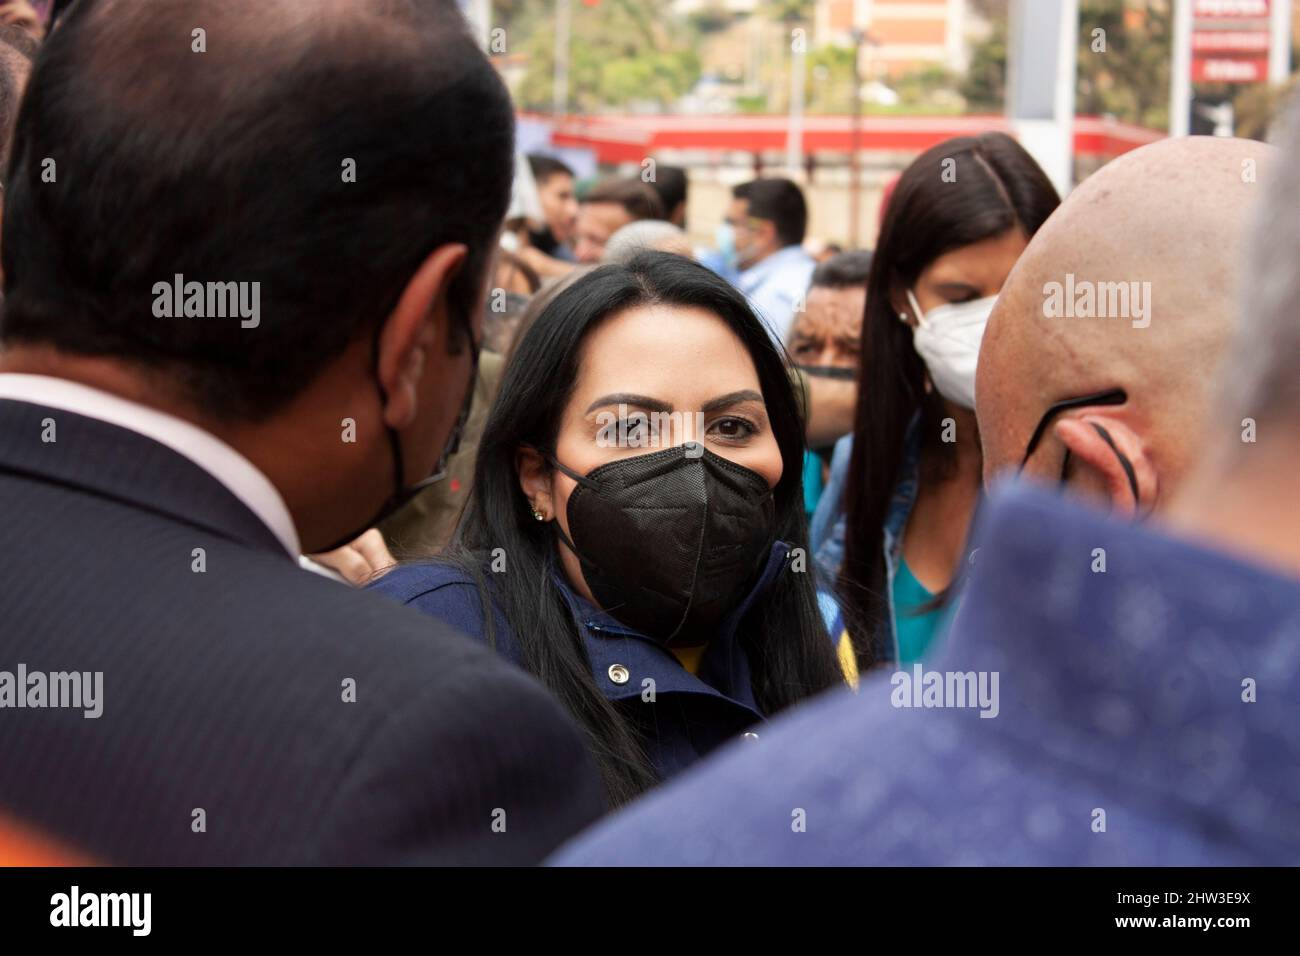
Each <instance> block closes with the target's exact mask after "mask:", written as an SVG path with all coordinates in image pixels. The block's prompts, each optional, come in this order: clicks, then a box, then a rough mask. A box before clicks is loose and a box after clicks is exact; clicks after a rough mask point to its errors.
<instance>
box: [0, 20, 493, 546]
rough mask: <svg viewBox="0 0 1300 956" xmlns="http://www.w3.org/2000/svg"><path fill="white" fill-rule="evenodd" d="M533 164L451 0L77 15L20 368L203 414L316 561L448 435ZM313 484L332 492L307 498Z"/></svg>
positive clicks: (14, 270) (18, 313)
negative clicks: (519, 174) (276, 443)
mask: <svg viewBox="0 0 1300 956" xmlns="http://www.w3.org/2000/svg"><path fill="white" fill-rule="evenodd" d="M200 31H201V32H200ZM512 150H513V115H512V110H511V107H510V103H509V99H508V96H507V94H506V92H505V90H504V88H503V86H502V85H501V83H500V81H499V79H498V78H497V76H496V75H495V73H494V72H493V70H492V69H491V67H490V65H489V64H488V63H487V61H486V60H485V59H484V57H483V56H482V54H481V53H480V52H479V51H478V49H477V48H476V46H475V45H474V42H473V40H472V39H471V38H470V37H469V35H468V33H467V31H465V29H464V27H463V21H461V19H460V18H459V16H458V15H456V14H455V12H454V8H453V7H452V6H451V4H450V3H449V2H448V0H384V2H379V3H363V2H360V0H320V2H314V3H312V4H300V3H296V2H292V0H194V2H191V3H187V4H184V5H173V4H153V3H148V2H144V0H97V2H96V0H82V2H81V3H79V4H78V5H77V7H76V8H74V10H73V11H72V13H70V14H69V16H68V17H67V18H65V20H64V21H62V24H61V26H60V28H59V29H58V30H56V31H54V33H53V34H52V35H51V37H50V39H49V40H48V41H47V43H46V48H45V50H44V52H43V54H42V56H41V58H40V61H39V63H38V65H37V68H36V71H35V72H34V73H33V75H32V78H31V81H30V83H29V86H28V95H27V98H26V100H25V102H24V106H23V109H22V112H21V114H20V116H19V120H18V124H17V128H16V131H15V138H14V146H13V159H12V163H11V167H10V172H11V179H10V182H9V183H7V184H6V187H7V194H6V199H7V208H6V217H5V223H4V242H3V256H4V259H3V262H4V270H5V283H6V310H5V315H4V317H3V320H2V324H0V343H3V345H4V347H5V348H6V350H7V354H6V356H5V359H6V367H7V368H9V369H10V370H38V368H41V367H43V368H44V369H46V370H48V371H49V372H50V373H51V374H63V375H65V376H66V377H72V378H82V379H92V380H93V381H92V384H98V385H100V386H101V387H108V388H110V389H112V390H115V391H120V392H124V393H127V397H130V398H134V399H136V400H138V401H148V402H150V403H151V404H156V405H159V406H161V407H164V408H165V409H166V410H168V411H172V412H173V413H175V414H179V415H182V416H183V417H187V418H191V419H193V420H196V421H198V422H199V423H200V424H202V425H204V426H205V427H208V428H209V430H212V431H214V433H217V434H219V435H221V436H222V437H227V439H228V440H230V441H231V443H232V444H234V445H235V446H236V447H237V448H239V449H240V450H241V451H244V452H245V453H246V454H248V455H249V457H250V458H252V459H253V460H254V462H255V463H256V464H258V465H260V466H262V467H263V470H264V471H267V473H268V475H270V477H271V478H272V481H273V482H276V483H277V485H278V486H280V487H281V491H282V493H284V494H285V497H286V500H287V501H288V503H289V505H290V509H291V510H292V511H294V517H295V519H296V520H297V521H298V524H299V530H300V532H301V533H302V536H303V539H304V545H305V546H306V547H307V548H308V549H310V548H312V547H314V546H318V545H320V544H322V543H324V542H325V541H328V540H332V539H331V537H330V534H331V529H333V530H334V531H338V530H339V529H341V528H346V527H351V526H354V525H355V522H356V521H364V520H365V518H366V516H367V515H368V514H373V512H374V511H375V510H376V500H377V499H378V500H382V499H383V498H384V497H386V496H387V494H388V493H390V492H391V491H392V489H393V484H394V481H395V480H396V481H398V482H400V483H409V482H411V481H414V480H418V479H419V478H422V477H423V476H424V475H425V474H427V473H428V471H429V470H431V468H432V466H433V460H432V459H436V457H437V455H438V453H439V450H440V449H441V446H442V443H443V441H444V439H445V437H446V436H447V435H448V434H449V433H450V431H451V429H452V423H453V422H454V421H455V418H456V415H457V411H458V407H459V405H460V403H461V399H462V397H463V395H464V394H465V391H466V390H465V388H462V387H459V386H464V385H466V384H467V382H468V377H469V374H470V360H469V355H470V350H469V348H467V347H466V346H467V344H468V340H469V336H470V335H471V334H472V328H471V327H472V325H473V324H474V323H475V322H478V321H480V318H479V316H480V311H481V309H480V303H481V300H482V295H483V287H484V282H485V278H484V277H485V275H486V269H487V267H488V263H489V261H490V257H491V253H492V250H493V247H494V246H495V237H496V234H497V231H498V229H499V226H500V222H501V219H502V216H503V214H504V212H505V209H506V205H507V202H508V199H509V192H510V180H511V175H512ZM236 298H238V300H239V302H240V303H241V304H243V305H245V306H247V305H249V304H254V305H255V308H254V309H252V310H247V309H245V310H244V311H240V312H236V311H235V307H234V306H235V301H236ZM250 311H251V312H252V313H255V314H250ZM33 356H40V358H39V359H38V358H33ZM16 363H17V364H16ZM342 419H351V420H352V421H353V425H354V430H355V438H354V440H352V441H351V442H349V441H346V440H343V441H341V440H340V431H341V430H342V427H341V425H340V422H341V420H342ZM290 421H292V422H293V423H295V424H296V425H297V426H298V427H297V428H294V429H290V431H291V432H292V434H294V435H295V436H296V437H297V441H296V447H295V448H287V447H280V448H277V449H276V450H275V452H274V453H271V454H269V455H268V458H267V460H259V457H258V452H259V451H260V449H259V448H258V447H257V443H258V440H259V439H254V438H252V437H251V436H252V435H253V434H254V433H256V434H258V435H260V436H261V438H260V440H261V441H263V442H265V443H267V444H270V443H271V442H272V440H271V439H270V438H269V437H267V435H268V433H269V432H271V431H274V430H275V426H276V423H278V422H290ZM280 430H281V431H283V430H284V429H280ZM328 432H332V433H333V436H332V438H328V437H326V436H327V433H328ZM394 434H396V435H397V436H399V449H400V448H403V447H404V449H405V463H404V464H405V467H404V468H403V469H402V470H403V471H404V472H405V474H403V475H394V474H393V472H394V471H395V470H396V468H395V466H394V465H390V462H391V461H392V460H393V458H396V457H400V455H390V453H389V442H388V439H389V437H390V436H391V435H394ZM280 441H281V444H283V436H280ZM338 446H342V447H338ZM295 453H297V456H298V457H297V458H296V459H295V460H294V461H293V462H292V463H290V462H288V461H286V460H284V459H287V458H288V457H289V456H291V455H294V454H295ZM308 454H318V455H324V456H326V457H325V459H324V460H322V459H321V458H319V457H318V458H317V460H316V461H314V462H313V461H311V460H305V461H304V460H301V459H302V457H303V456H305V455H308ZM294 469H298V470H302V469H314V470H315V471H316V472H317V474H318V476H320V480H319V482H318V484H319V485H320V487H319V488H318V489H317V490H315V491H312V492H309V493H305V494H304V500H302V501H295V500H294V494H293V489H292V488H289V489H286V487H285V485H292V484H293V483H294V481H295V480H296V478H297V472H295V471H294ZM331 479H336V480H335V481H334V482H332V483H331ZM326 486H329V487H326ZM331 488H332V489H333V492H334V493H333V494H331ZM349 488H350V492H351V493H350V494H344V491H345V490H347V489H349ZM350 522H351V524H350Z"/></svg>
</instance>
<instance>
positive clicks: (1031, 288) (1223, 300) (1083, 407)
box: [976, 137, 1276, 512]
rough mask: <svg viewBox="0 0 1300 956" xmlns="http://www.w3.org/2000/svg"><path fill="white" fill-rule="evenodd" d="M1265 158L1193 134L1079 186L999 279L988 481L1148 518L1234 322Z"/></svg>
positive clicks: (983, 380) (1173, 477)
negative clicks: (1080, 494) (1078, 495)
mask: <svg viewBox="0 0 1300 956" xmlns="http://www.w3.org/2000/svg"><path fill="white" fill-rule="evenodd" d="M1275 153H1276V150H1275V149H1273V148H1272V147H1270V146H1267V145H1265V144H1263V143H1259V142H1255V141H1253V140H1242V139H1219V138H1210V137H1191V138H1183V139H1174V140H1163V141H1161V142H1159V143H1154V144H1152V145H1150V146H1146V147H1143V148H1142V149H1139V150H1135V151H1134V152H1132V153H1128V154H1126V155H1125V156H1122V157H1120V158H1119V159H1117V160H1115V161H1114V162H1112V163H1110V164H1109V165H1107V166H1105V167H1104V168H1102V169H1101V170H1100V171H1099V172H1098V173H1096V174H1095V175H1094V176H1092V177H1091V178H1089V179H1088V180H1086V181H1085V182H1084V183H1083V184H1081V185H1080V186H1079V187H1078V188H1077V189H1076V190H1075V191H1074V192H1073V193H1072V194H1071V195H1070V197H1069V198H1068V199H1067V200H1066V201H1065V202H1064V203H1063V204H1062V205H1061V207H1060V208H1059V209H1058V210H1057V211H1056V212H1055V214H1053V215H1052V217H1051V218H1050V219H1049V220H1048V221H1047V222H1046V224H1044V226H1043V227H1042V229H1040V230H1039V231H1038V233H1037V235H1035V236H1034V238H1033V241H1032V242H1031V243H1030V244H1029V247H1028V248H1027V249H1026V250H1025V252H1024V254H1023V255H1022V256H1021V257H1020V260H1019V262H1018V263H1017V264H1016V267H1015V269H1014V270H1013V271H1012V273H1011V275H1010V276H1009V277H1008V279H1007V282H1006V284H1005V286H1004V287H1003V289H1002V294H1001V296H1000V297H999V299H998V303H997V306H996V308H995V309H994V312H993V315H992V317H991V319H990V320H989V324H988V328H987V331H986V332H985V335H984V341H983V346H982V348H981V351H980V359H979V368H978V373H977V378H976V397H977V399H976V400H977V408H976V410H977V413H978V416H979V423H980V435H981V439H982V442H983V448H984V476H985V480H986V481H988V480H990V479H991V478H993V476H995V475H997V474H998V473H999V472H1002V471H1005V470H1006V469H1015V468H1018V467H1019V466H1020V464H1021V461H1022V459H1024V457H1025V454H1026V450H1027V448H1028V447H1029V446H1030V444H1031V442H1032V441H1033V439H1034V433H1035V431H1036V430H1039V428H1038V426H1040V424H1041V423H1043V422H1044V419H1045V418H1047V417H1049V416H1048V413H1049V411H1050V410H1052V409H1053V407H1054V406H1057V405H1058V403H1065V404H1064V405H1063V406H1061V407H1060V408H1059V409H1057V410H1056V412H1055V413H1054V414H1052V415H1051V416H1050V419H1049V420H1048V421H1047V422H1046V424H1045V425H1044V427H1042V429H1041V432H1040V435H1039V438H1038V441H1037V443H1036V444H1035V446H1034V450H1033V453H1032V454H1031V455H1030V456H1029V458H1028V460H1027V461H1026V464H1025V472H1026V473H1027V474H1033V475H1036V476H1038V477H1041V478H1043V479H1046V480H1053V481H1054V480H1057V479H1059V478H1061V477H1062V476H1064V477H1065V479H1066V480H1067V481H1068V482H1069V484H1070V485H1071V486H1072V487H1076V488H1078V489H1080V490H1081V491H1084V492H1085V493H1093V494H1095V495H1098V496H1101V497H1104V498H1106V499H1108V500H1109V501H1110V502H1111V503H1112V504H1113V505H1114V506H1115V507H1117V508H1118V509H1120V510H1136V511H1138V512H1145V511H1148V510H1150V509H1152V508H1154V507H1157V506H1158V505H1159V503H1160V501H1161V498H1162V497H1163V496H1165V495H1166V494H1167V493H1168V492H1169V491H1170V490H1172V488H1173V487H1174V486H1176V485H1177V484H1178V483H1179V482H1180V481H1181V480H1182V478H1183V477H1184V476H1185V474H1186V472H1187V470H1188V468H1189V466H1190V465H1191V464H1192V462H1193V461H1194V459H1195V458H1196V455H1197V448H1196V443H1195V439H1196V435H1197V434H1198V426H1199V424H1200V423H1201V422H1202V421H1203V420H1204V418H1205V416H1206V413H1207V411H1208V408H1207V406H1208V403H1209V401H1210V395H1211V390H1210V388H1209V387H1208V386H1209V383H1210V380H1211V378H1212V377H1213V375H1214V372H1215V369H1216V367H1217V365H1218V363H1219V362H1220V359H1221V357H1222V354H1223V352H1224V349H1225V346H1226V343H1227V341H1228V338H1229V335H1230V332H1231V329H1232V325H1233V317H1234V314H1235V301H1236V299H1235V297H1236V294H1237V285H1238V267H1239V264H1240V262H1241V260H1242V256H1243V253H1242V246H1243V243H1244V239H1245V226H1246V224H1247V222H1248V218H1249V208H1250V205H1251V202H1252V200H1253V199H1254V198H1255V196H1256V193H1257V191H1258V190H1259V189H1260V186H1259V185H1258V183H1259V182H1260V181H1261V180H1262V179H1263V178H1264V175H1265V170H1266V167H1267V166H1268V165H1269V163H1270V162H1271V161H1272V157H1273V155H1274V154H1275Z"/></svg>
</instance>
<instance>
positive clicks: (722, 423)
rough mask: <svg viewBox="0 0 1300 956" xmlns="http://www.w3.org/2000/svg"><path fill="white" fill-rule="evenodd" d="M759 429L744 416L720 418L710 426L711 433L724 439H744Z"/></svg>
mask: <svg viewBox="0 0 1300 956" xmlns="http://www.w3.org/2000/svg"><path fill="white" fill-rule="evenodd" d="M757 431H758V429H756V428H755V427H754V426H753V425H751V424H750V423H749V422H747V421H745V420H744V419H743V418H720V419H718V420H717V421H716V422H714V423H713V424H712V425H710V426H709V433H710V434H711V435H714V436H715V437H717V438H721V439H723V440H724V441H744V440H745V439H746V438H749V437H750V436H751V435H753V434H755V433H756V432H757Z"/></svg>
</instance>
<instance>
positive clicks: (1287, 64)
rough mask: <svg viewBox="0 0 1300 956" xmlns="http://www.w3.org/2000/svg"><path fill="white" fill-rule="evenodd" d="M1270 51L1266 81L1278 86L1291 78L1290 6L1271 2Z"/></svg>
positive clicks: (1281, 1) (1284, 0) (1285, 2)
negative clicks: (1271, 39)
mask: <svg viewBox="0 0 1300 956" xmlns="http://www.w3.org/2000/svg"><path fill="white" fill-rule="evenodd" d="M1271 19H1272V23H1271V24H1270V26H1271V27H1272V37H1273V42H1272V49H1270V50H1269V51H1268V81H1269V83H1271V84H1273V85H1274V86H1280V85H1281V84H1283V83H1285V82H1286V81H1287V79H1288V78H1289V77H1290V76H1291V4H1290V2H1289V0H1273V6H1272V17H1271Z"/></svg>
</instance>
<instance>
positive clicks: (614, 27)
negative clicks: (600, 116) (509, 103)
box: [515, 0, 700, 113]
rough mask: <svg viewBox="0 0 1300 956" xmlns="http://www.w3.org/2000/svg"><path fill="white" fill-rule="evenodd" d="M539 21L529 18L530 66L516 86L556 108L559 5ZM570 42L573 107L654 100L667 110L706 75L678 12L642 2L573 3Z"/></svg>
mask: <svg viewBox="0 0 1300 956" xmlns="http://www.w3.org/2000/svg"><path fill="white" fill-rule="evenodd" d="M546 6H547V7H548V15H547V16H545V17H544V18H542V19H541V20H540V21H539V22H533V21H531V20H528V21H525V20H523V19H521V21H520V22H521V27H522V25H523V24H524V23H525V22H527V26H528V35H527V37H526V39H524V41H523V45H522V48H521V49H522V51H523V52H524V54H525V55H526V56H527V60H528V66H527V69H526V71H525V74H524V78H523V81H522V82H521V83H520V84H519V88H518V89H517V90H516V91H515V98H516V101H517V102H519V103H520V104H521V105H522V106H524V107H525V108H528V109H539V110H549V109H550V108H551V96H552V80H553V77H554V75H555V34H554V32H553V30H554V25H555V22H554V16H553V7H550V5H549V4H547V5H546ZM571 24H572V26H571V31H570V44H569V101H568V108H569V110H570V111H573V112H579V113H594V112H599V111H600V110H601V109H602V108H604V107H622V106H626V105H628V104H629V103H632V102H639V101H648V102H652V103H655V104H657V105H658V106H659V107H660V108H666V107H668V106H669V105H671V103H672V102H673V101H675V100H676V99H677V98H678V97H680V96H682V95H683V94H684V93H686V92H687V91H689V90H690V88H691V87H692V86H694V85H695V83H696V81H697V80H698V79H699V76H700V61H699V56H698V54H696V52H695V50H694V49H693V42H692V41H693V38H694V34H693V33H692V31H691V30H690V29H689V28H688V26H687V25H686V24H685V23H684V22H683V21H681V20H680V19H679V18H674V17H670V16H665V15H664V13H663V11H662V10H656V9H652V8H651V5H650V4H646V3H641V2H637V0H603V2H602V3H601V4H600V5H599V6H595V7H589V6H587V5H586V4H583V3H573V5H572V20H571Z"/></svg>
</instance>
